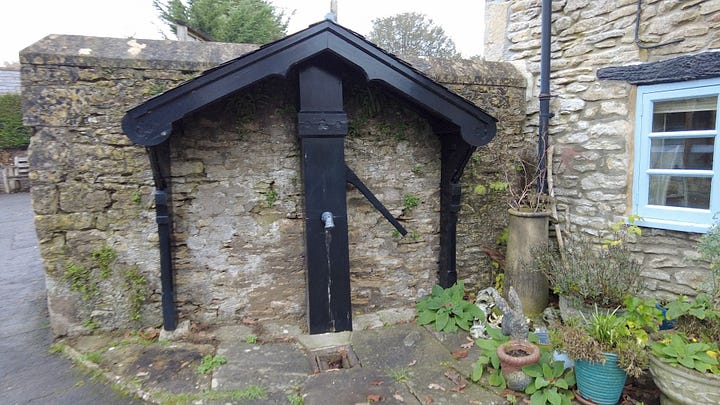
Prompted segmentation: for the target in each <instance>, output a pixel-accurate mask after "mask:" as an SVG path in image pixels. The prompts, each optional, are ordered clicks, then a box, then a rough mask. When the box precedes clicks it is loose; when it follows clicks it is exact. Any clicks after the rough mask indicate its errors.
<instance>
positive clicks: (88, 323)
mask: <svg viewBox="0 0 720 405" xmlns="http://www.w3.org/2000/svg"><path fill="white" fill-rule="evenodd" d="M83 326H84V327H86V328H88V329H90V330H95V329H98V328H99V327H100V324H99V323H97V321H96V320H94V319H92V318H90V319H86V320H84V321H83Z"/></svg>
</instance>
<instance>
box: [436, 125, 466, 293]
mask: <svg viewBox="0 0 720 405" xmlns="http://www.w3.org/2000/svg"><path fill="white" fill-rule="evenodd" d="M440 146H441V151H440V155H441V168H440V257H439V261H438V284H440V286H441V287H443V288H447V287H450V286H452V285H453V284H455V282H457V270H456V263H455V259H456V250H457V221H458V212H460V202H461V197H462V195H461V194H462V186H461V185H460V178H461V177H462V174H463V170H464V169H465V165H466V164H467V162H468V160H470V157H471V156H472V154H473V152H474V151H475V147H474V146H471V145H469V144H468V143H466V142H463V141H462V139H461V138H460V136H459V134H457V133H451V134H446V135H444V136H441V137H440Z"/></svg>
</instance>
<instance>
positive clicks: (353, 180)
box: [345, 165, 407, 236]
mask: <svg viewBox="0 0 720 405" xmlns="http://www.w3.org/2000/svg"><path fill="white" fill-rule="evenodd" d="M345 178H346V179H347V182H348V183H350V184H352V185H353V186H355V188H357V189H358V191H360V192H361V193H362V195H364V196H365V198H367V199H368V201H370V204H372V206H373V207H375V209H376V210H378V211H380V213H381V214H382V215H383V216H384V217H385V219H387V220H388V222H390V223H391V224H392V226H394V227H395V229H397V230H398V232H400V234H401V235H402V236H405V235H407V231H406V230H405V228H404V227H403V226H402V225H401V224H400V222H398V220H397V219H395V217H394V216H393V215H392V214H391V213H390V211H388V209H387V208H385V206H384V205H382V203H381V202H380V200H378V199H377V197H375V195H374V194H373V193H372V191H370V189H369V188H367V186H366V185H365V184H364V183H363V182H362V181H361V180H360V178H359V177H358V176H357V174H355V172H353V171H352V169H350V168H349V167H348V165H345Z"/></svg>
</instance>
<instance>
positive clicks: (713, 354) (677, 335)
mask: <svg viewBox="0 0 720 405" xmlns="http://www.w3.org/2000/svg"><path fill="white" fill-rule="evenodd" d="M667 307H668V310H667V313H666V317H667V318H668V319H672V320H674V323H675V327H674V328H673V329H669V330H665V331H662V332H661V333H659V334H658V335H656V336H655V341H654V342H653V343H651V344H650V367H649V369H650V374H651V375H652V378H653V381H654V382H655V385H657V387H658V388H659V389H660V391H661V392H662V404H664V405H665V404H668V405H669V404H685V405H690V404H720V361H719V360H718V359H719V358H720V347H719V346H718V345H719V344H720V343H718V342H720V311H718V307H717V305H716V304H713V300H712V299H711V296H709V295H707V294H700V295H698V296H697V297H696V298H695V299H694V300H689V299H687V298H685V297H681V298H679V299H677V300H675V301H671V302H669V303H668V304H667Z"/></svg>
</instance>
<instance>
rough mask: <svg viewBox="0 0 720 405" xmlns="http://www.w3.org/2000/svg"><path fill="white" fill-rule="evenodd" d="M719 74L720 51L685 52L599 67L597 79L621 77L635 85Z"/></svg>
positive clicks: (709, 76) (701, 77)
mask: <svg viewBox="0 0 720 405" xmlns="http://www.w3.org/2000/svg"><path fill="white" fill-rule="evenodd" d="M714 77H720V51H711V52H704V53H700V54H697V55H685V56H680V57H677V58H673V59H668V60H663V61H658V62H651V63H643V64H639V65H631V66H614V67H607V68H602V69H598V71H597V78H598V79H603V80H622V81H626V82H628V83H630V84H635V85H647V84H660V83H671V82H684V81H689V80H699V79H710V78H714Z"/></svg>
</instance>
